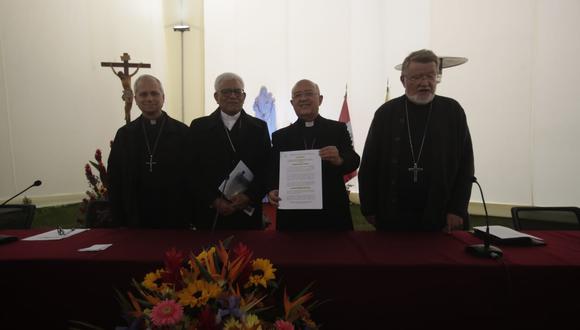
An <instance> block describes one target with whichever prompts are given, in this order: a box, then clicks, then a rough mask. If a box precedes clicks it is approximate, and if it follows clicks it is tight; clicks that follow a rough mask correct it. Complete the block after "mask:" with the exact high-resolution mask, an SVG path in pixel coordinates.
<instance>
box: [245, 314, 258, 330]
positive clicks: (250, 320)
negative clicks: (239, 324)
mask: <svg viewBox="0 0 580 330" xmlns="http://www.w3.org/2000/svg"><path fill="white" fill-rule="evenodd" d="M244 327H245V328H246V329H253V330H262V326H261V325H260V319H259V318H258V317H257V316H256V315H255V314H248V315H247V316H246V322H245V323H244Z"/></svg>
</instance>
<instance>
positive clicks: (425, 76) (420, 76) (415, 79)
mask: <svg viewBox="0 0 580 330" xmlns="http://www.w3.org/2000/svg"><path fill="white" fill-rule="evenodd" d="M405 78H407V79H409V81H410V82H413V83H417V82H420V81H423V79H427V81H439V79H440V76H439V75H438V74H435V73H427V74H416V75H412V76H405Z"/></svg>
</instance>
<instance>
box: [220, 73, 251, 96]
mask: <svg viewBox="0 0 580 330" xmlns="http://www.w3.org/2000/svg"><path fill="white" fill-rule="evenodd" d="M226 80H237V81H239V82H240V83H241V84H242V89H244V80H242V77H240V76H238V75H237V74H235V73H233V72H224V73H222V74H220V75H219V76H217V78H215V83H214V85H213V88H214V90H215V91H216V92H217V91H218V88H219V86H220V85H221V84H222V82H224V81H226Z"/></svg>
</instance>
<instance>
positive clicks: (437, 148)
mask: <svg viewBox="0 0 580 330" xmlns="http://www.w3.org/2000/svg"><path fill="white" fill-rule="evenodd" d="M439 63H440V60H439V58H438V57H437V55H435V54H434V53H433V52H432V51H430V50H425V49H423V50H418V51H415V52H413V53H411V54H410V55H409V56H407V58H405V60H404V62H403V65H402V72H401V82H402V83H403V86H404V87H405V95H403V96H401V97H398V98H395V99H393V100H390V101H388V102H386V103H385V104H383V105H382V106H381V107H380V108H379V109H378V110H377V111H376V112H375V116H374V119H373V121H372V123H371V126H370V128H369V132H368V135H367V139H366V143H365V147H364V151H363V157H362V162H361V167H360V170H359V173H358V178H359V193H360V201H361V211H362V213H363V215H365V216H366V218H367V220H368V221H369V222H370V223H372V224H374V225H375V226H376V228H377V229H378V230H393V231H439V230H443V231H447V232H449V231H451V230H456V229H463V228H465V227H466V226H467V221H468V213H467V206H468V204H469V198H470V196H471V185H472V178H473V174H474V164H473V148H472V144H471V136H470V134H469V128H468V126H467V119H466V116H465V112H464V110H463V108H462V107H461V105H460V104H459V103H458V102H457V101H455V100H454V99H451V98H448V97H444V96H439V95H435V90H436V87H437V83H438V82H439V78H440V76H439V72H440V70H439Z"/></svg>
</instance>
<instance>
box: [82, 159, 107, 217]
mask: <svg viewBox="0 0 580 330" xmlns="http://www.w3.org/2000/svg"><path fill="white" fill-rule="evenodd" d="M94 158H95V161H89V163H87V164H85V177H86V178H87V181H88V182H89V188H90V189H89V190H87V191H86V194H87V197H86V198H83V200H82V202H81V206H80V213H81V217H80V218H79V219H77V222H79V223H84V222H85V221H84V218H85V217H86V212H87V208H88V205H89V202H90V201H95V200H108V191H109V188H108V187H109V186H108V183H109V182H108V174H107V168H106V167H105V164H103V156H102V154H101V150H100V149H97V150H96V151H95V156H94ZM91 166H92V167H93V168H94V169H95V170H97V172H98V173H99V174H98V176H97V175H95V174H93V171H92V169H91ZM101 217H102V218H110V216H108V215H107V216H101ZM103 221H105V220H103Z"/></svg>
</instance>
